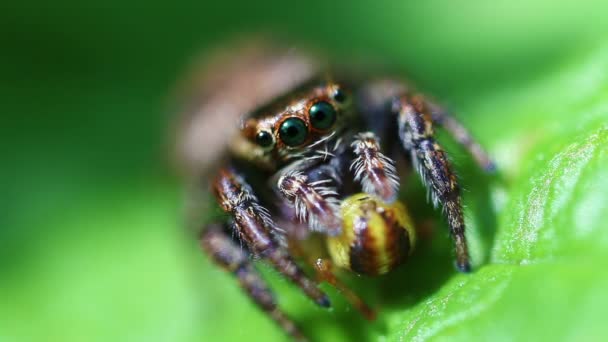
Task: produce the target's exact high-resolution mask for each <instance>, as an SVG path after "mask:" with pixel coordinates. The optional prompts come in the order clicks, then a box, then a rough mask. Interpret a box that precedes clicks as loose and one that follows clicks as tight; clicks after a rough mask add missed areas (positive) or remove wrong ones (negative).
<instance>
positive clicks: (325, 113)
mask: <svg viewBox="0 0 608 342" xmlns="http://www.w3.org/2000/svg"><path fill="white" fill-rule="evenodd" d="M308 114H309V115H310V123H311V124H312V126H313V127H314V128H317V129H328V128H331V126H333V124H334V123H335V122H336V110H335V109H334V106H332V105H331V104H329V103H327V102H325V101H320V102H317V103H315V104H313V105H312V107H310V110H309V111H308Z"/></svg>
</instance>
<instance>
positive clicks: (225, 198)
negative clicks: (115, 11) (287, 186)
mask: <svg viewBox="0 0 608 342" xmlns="http://www.w3.org/2000/svg"><path fill="white" fill-rule="evenodd" d="M214 191H215V195H216V198H217V201H218V203H219V204H220V206H221V207H222V208H223V209H224V211H226V212H227V213H229V214H230V215H231V216H232V219H233V229H234V231H235V233H236V234H237V235H238V237H239V238H240V239H241V241H243V242H244V243H245V244H246V245H247V247H248V248H249V250H250V251H251V252H252V253H253V254H254V255H256V256H259V257H261V258H263V259H264V260H266V261H267V262H268V263H269V264H271V265H272V266H273V267H274V268H275V269H276V270H277V271H278V272H280V273H281V274H282V275H283V276H285V277H286V278H287V279H289V280H291V281H292V282H293V283H294V284H296V285H297V286H298V287H299V288H300V289H301V290H302V292H304V293H305V294H306V295H307V296H308V297H309V298H310V299H312V300H313V301H315V302H316V303H317V304H318V305H320V306H323V307H329V306H330V302H329V298H328V297H327V295H326V294H325V293H323V292H322V291H321V290H319V288H318V287H317V284H316V283H315V282H314V281H312V280H310V279H309V278H308V277H307V276H306V274H304V272H303V271H302V270H301V269H300V267H299V266H298V265H297V264H296V263H295V261H294V260H293V259H292V257H291V256H290V255H289V253H288V251H287V250H286V249H285V247H283V246H282V245H281V243H280V242H279V239H280V238H281V230H280V229H279V228H278V227H277V226H276V225H275V224H274V222H273V221H272V219H271V218H270V214H269V213H268V211H267V210H266V209H265V208H264V207H262V206H261V205H260V204H259V202H258V200H257V198H256V197H255V195H254V194H253V191H252V190H251V188H250V187H249V185H248V184H247V183H245V181H244V179H242V178H241V177H240V176H238V175H237V174H236V173H234V171H232V170H231V169H222V170H220V172H219V173H218V177H217V179H216V180H215V183H214Z"/></svg>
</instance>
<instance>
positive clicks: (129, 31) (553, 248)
mask: <svg viewBox="0 0 608 342" xmlns="http://www.w3.org/2000/svg"><path fill="white" fill-rule="evenodd" d="M607 9H608V6H607V5H605V2H604V1H599V0H598V1H590V0H582V1H576V2H575V1H571V2H569V1H559V2H556V1H548V0H534V1H528V2H526V4H525V5H524V4H523V3H522V4H517V3H516V2H513V1H491V2H490V1H481V0H474V1H466V2H465V1H424V2H422V1H376V2H368V3H367V4H365V5H362V4H359V3H353V2H348V1H331V2H328V1H306V2H297V3H296V2H293V3H287V2H284V1H266V2H244V1H243V2H222V3H205V2H195V1H177V2H172V3H166V4H165V3H161V2H155V1H154V2H124V1H115V0H109V1H105V2H82V1H73V0H72V1H70V0H58V1H54V2H50V3H42V2H40V3H25V2H23V3H22V4H9V3H4V4H2V5H0V44H1V45H0V111H1V113H0V115H1V117H0V153H1V157H2V161H1V164H0V185H1V186H0V189H1V192H0V193H1V194H2V195H1V196H0V341H3V342H4V341H224V340H225V341H236V340H251V341H256V340H261V341H262V340H263V341H274V340H281V339H283V338H284V337H283V335H282V334H281V332H280V331H278V329H277V328H276V327H275V326H274V325H273V323H272V322H269V321H268V320H267V319H266V318H265V317H263V316H262V315H260V314H259V313H258V311H257V309H256V308H255V307H253V305H251V304H250V303H249V302H248V301H247V300H246V298H245V297H244V296H242V295H241V294H240V292H239V290H238V287H237V285H236V284H234V283H233V282H232V281H231V278H230V277H229V276H227V275H225V274H224V273H222V272H220V271H217V270H215V269H213V267H212V266H211V265H210V263H209V262H208V261H207V260H206V259H205V258H204V257H202V255H201V254H200V252H199V251H198V249H197V245H196V241H193V240H192V239H190V237H189V236H188V235H187V234H184V231H183V228H182V225H181V223H182V221H181V216H180V215H181V211H182V194H181V189H180V185H179V180H178V179H177V178H176V177H175V175H174V174H173V172H172V171H171V169H170V166H169V163H168V160H169V157H168V155H169V152H168V147H167V146H168V135H167V130H168V122H169V121H170V118H171V115H172V113H169V112H168V111H167V108H168V106H167V104H168V101H169V93H170V91H171V89H172V87H173V86H174V85H175V82H176V81H177V79H178V78H179V77H180V76H183V71H184V67H185V66H186V64H187V63H188V62H190V61H191V58H192V57H193V56H195V55H197V54H199V53H200V52H201V51H204V50H206V49H209V48H213V47H217V46H220V45H221V44H222V43H223V42H224V43H225V42H226V41H229V40H230V39H231V38H233V37H235V36H240V35H242V34H246V33H250V32H256V33H257V32H270V33H272V34H274V35H278V36H280V37H283V38H284V39H285V40H286V41H289V42H293V44H294V46H295V45H297V42H305V43H306V44H308V45H312V46H315V47H317V48H319V49H321V50H322V51H326V52H327V53H328V55H331V56H333V58H334V59H335V60H337V61H342V60H347V59H349V58H350V56H362V57H370V58H373V59H374V60H376V61H383V62H385V63H388V64H390V65H393V66H394V68H395V70H396V72H398V73H401V74H403V75H407V76H408V78H409V79H412V80H414V81H416V82H417V84H418V85H419V86H420V88H421V89H424V90H425V91H427V92H429V93H432V94H433V95H434V96H435V97H436V98H439V99H440V100H441V101H442V102H444V103H447V104H448V105H449V106H450V107H451V108H455V109H457V111H458V113H459V115H458V116H459V118H461V119H462V121H463V122H465V124H466V125H467V126H469V127H470V128H471V130H472V131H473V132H474V133H475V135H476V136H478V137H479V140H480V141H481V142H482V143H483V145H485V146H487V147H488V148H489V150H490V151H491V152H492V153H493V154H494V155H495V156H496V159H497V161H498V163H499V165H500V166H501V174H499V175H498V176H495V177H487V176H483V175H481V174H480V173H479V172H478V171H477V170H476V169H475V167H474V166H473V165H472V162H471V161H470V158H468V156H466V154H465V153H464V152H463V151H462V150H460V149H459V148H458V147H457V146H456V145H454V144H451V143H450V141H449V139H446V140H447V145H448V146H449V150H450V151H452V150H453V151H454V152H453V156H454V159H455V162H456V164H457V165H458V166H459V170H460V175H461V177H462V179H463V184H464V187H465V189H466V190H467V191H466V193H465V199H466V204H467V214H468V215H469V217H470V221H471V222H470V226H471V230H470V235H471V240H472V245H473V256H474V257H475V259H476V263H477V265H478V266H480V265H481V264H485V263H488V264H490V265H489V266H485V267H483V268H480V269H479V271H478V272H477V273H476V274H475V275H474V276H471V278H462V277H463V276H461V275H455V274H454V271H453V270H452V268H451V265H450V262H451V260H450V252H449V241H448V240H447V238H446V235H445V233H444V232H443V231H442V230H441V229H437V231H438V232H436V235H437V236H438V239H437V241H436V242H423V244H422V246H420V248H419V254H418V255H419V256H418V257H414V260H412V263H411V265H408V266H406V267H404V268H403V269H402V270H400V271H398V272H397V273H396V275H392V276H389V277H387V278H386V279H383V280H365V279H355V278H354V277H350V278H348V281H349V282H351V283H353V286H355V287H356V288H360V289H361V292H362V294H363V296H364V297H366V298H367V299H369V300H370V302H372V304H373V305H374V306H376V307H379V308H380V310H381V314H380V317H379V320H378V322H375V323H367V322H365V321H363V320H362V319H360V318H359V317H358V316H357V315H356V313H352V312H350V310H349V308H348V307H347V306H346V305H345V304H344V303H343V301H341V300H340V299H339V296H337V294H336V293H335V292H332V290H329V289H328V291H329V292H331V293H332V296H333V297H334V298H336V297H337V298H336V299H335V300H334V301H335V302H336V308H334V309H333V311H330V312H326V311H323V310H320V309H317V308H315V307H314V306H313V305H312V304H310V303H308V302H307V301H306V300H305V299H303V298H302V296H300V295H299V294H298V293H297V292H296V291H295V290H294V289H292V288H291V287H290V286H289V285H288V284H286V283H285V282H284V281H282V280H280V279H278V278H277V277H276V275H274V274H273V272H272V271H269V270H267V269H265V268H264V267H262V269H263V272H264V273H266V274H267V275H268V276H269V278H270V279H271V281H272V283H273V286H275V287H276V288H278V292H280V293H284V294H285V297H281V299H280V302H281V305H282V306H283V307H285V308H286V310H287V311H289V312H290V313H291V314H292V315H293V317H295V318H296V320H297V321H298V322H301V324H302V325H303V327H304V329H305V330H306V332H307V333H308V334H309V335H310V336H312V337H313V338H314V339H316V340H323V341H357V340H361V341H365V340H370V341H373V340H386V339H388V340H409V339H411V338H413V339H415V340H427V339H433V340H442V339H446V338H450V339H455V338H460V339H466V340H471V339H479V340H486V339H488V338H494V339H498V340H501V341H507V340H511V339H518V340H521V339H524V338H526V337H534V338H536V339H537V340H543V339H545V338H546V339H549V338H550V339H552V340H576V339H578V338H582V337H584V338H586V339H587V340H594V339H595V340H602V337H606V336H608V335H606V328H605V327H603V326H602V324H600V322H601V321H598V319H601V317H602V316H603V315H601V314H600V313H601V312H602V309H603V308H605V304H608V299H607V298H606V295H605V294H603V293H602V292H603V291H601V289H602V288H606V287H605V286H606V285H608V280H607V277H606V275H605V269H606V267H605V266H606V261H605V260H606V258H604V256H606V252H605V251H606V247H607V245H608V242H607V241H608V236H607V234H606V233H604V232H602V231H601V230H600V228H607V227H605V225H604V226H603V227H602V223H601V222H600V220H601V217H600V215H599V213H601V212H606V210H607V209H608V208H606V206H607V204H606V202H607V201H606V195H605V193H607V192H608V187H607V185H606V182H607V181H606V174H607V173H606V165H608V163H605V162H606V161H607V160H608V159H607V158H606V150H605V146H606V145H605V143H606V142H608V138H606V136H607V134H606V126H605V123H606V118H607V116H606V113H608V106H607V105H608V91H607V88H608V86H607V84H608V82H607V76H606V75H608V53H607V51H608V50H607V49H608V39H607V38H606V37H608V35H607V33H608V22H607V21H606V20H605V18H604V15H605V14H606V13H608V12H607V11H606V10H607ZM589 146H591V147H589ZM587 147H589V148H587ZM564 170H565V171H564ZM547 177H548V178H547ZM474 180H475V181H474ZM410 183H412V187H413V188H414V190H412V191H411V193H410V194H408V199H410V200H411V201H413V202H414V204H412V206H414V207H421V208H424V207H425V205H424V203H423V202H422V201H421V200H422V199H424V192H423V191H422V189H420V187H419V186H418V187H416V184H418V183H417V180H413V181H412V182H410ZM539 184H540V186H539ZM543 203H544V204H543ZM539 208H540V209H543V210H541V211H539V210H540V209H539ZM423 211H424V210H423ZM425 212H426V213H427V214H428V215H434V216H433V217H434V218H435V221H437V222H441V221H440V220H439V216H438V214H437V213H434V212H433V211H431V210H428V209H427V210H426V211H425ZM552 215H553V216H552ZM560 215H561V216H560ZM529 227H532V228H538V229H536V230H531V231H526V230H525V229H527V228H529ZM561 227H573V228H572V232H571V234H570V235H568V234H565V233H564V231H561V230H560V229H561ZM579 228H580V229H579ZM518 229H519V230H518ZM522 229H523V230H522ZM564 229H565V228H564ZM563 233H564V234H563ZM585 234H587V235H585ZM560 239H561V240H560ZM539 241H540V242H539ZM540 243H545V245H542V244H541V245H540V246H539V244H540ZM519 245H521V246H519ZM532 245H533V247H534V248H532V247H530V246H532ZM562 247H563V248H562ZM547 260H550V262H548V263H545V261H547ZM554 260H559V262H555V261H554ZM564 260H566V261H565V262H566V264H568V263H569V264H568V265H567V266H564V264H563V263H562V262H563V261H564ZM528 264H532V265H531V266H527V267H517V268H513V267H510V266H512V265H518V266H520V265H528ZM520 269H525V270H523V271H521V272H520ZM467 286H469V287H467ZM457 289H463V290H462V291H461V292H464V294H463V293H460V292H458V290H457ZM465 290H466V291H465ZM469 294H472V295H471V296H469ZM449 298H456V299H454V300H452V301H448V299H449ZM604 312H605V311H604Z"/></svg>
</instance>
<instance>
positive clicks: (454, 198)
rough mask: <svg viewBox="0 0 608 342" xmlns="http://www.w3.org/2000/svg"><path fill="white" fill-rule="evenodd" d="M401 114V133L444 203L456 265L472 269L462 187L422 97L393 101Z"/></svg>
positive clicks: (435, 197) (432, 190)
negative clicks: (436, 137)
mask: <svg viewBox="0 0 608 342" xmlns="http://www.w3.org/2000/svg"><path fill="white" fill-rule="evenodd" d="M394 110H395V111H396V112H397V113H398V124H399V136H400V139H401V142H402V144H403V147H404V148H405V149H406V150H407V151H409V152H410V153H411V158H412V161H413V163H414V166H415V167H416V169H417V171H418V173H419V174H420V175H421V177H422V180H423V182H424V184H425V185H426V186H427V187H428V188H429V189H430V193H431V196H432V199H433V203H434V204H435V205H438V204H441V205H442V206H443V212H444V215H445V216H446V218H447V221H448V224H449V226H450V233H451V235H452V238H453V239H454V244H455V249H456V265H457V267H458V269H459V270H460V271H462V272H469V271H470V270H471V264H470V261H469V252H468V247H467V240H466V237H465V225H464V218H463V214H462V204H461V199H460V188H459V186H458V182H457V180H456V176H455V175H454V173H453V172H452V170H451V168H450V164H449V162H448V159H447V156H446V153H445V152H444V151H443V150H442V148H441V146H439V144H438V143H437V142H436V141H435V137H434V130H433V121H432V119H431V115H430V113H429V111H428V110H427V109H426V108H425V105H424V102H423V101H421V100H420V98H419V97H413V98H412V97H409V96H402V97H400V98H399V99H398V100H397V101H395V103H394Z"/></svg>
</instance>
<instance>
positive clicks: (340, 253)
mask: <svg viewBox="0 0 608 342" xmlns="http://www.w3.org/2000/svg"><path fill="white" fill-rule="evenodd" d="M314 61H315V59H314V58H313V57H311V56H310V55H304V54H302V53H295V52H294V51H293V50H285V49H281V48H280V47H276V46H274V45H271V44H267V43H266V42H262V41H254V42H250V43H248V44H244V45H243V44H240V45H237V46H236V47H233V48H232V49H227V50H225V51H224V52H223V53H220V54H219V55H217V56H216V58H215V59H214V60H212V61H211V62H208V63H207V64H206V66H205V67H204V68H203V70H202V71H199V72H198V73H197V75H203V76H202V79H201V77H195V78H194V81H195V82H194V84H191V85H190V86H189V89H191V91H189V92H188V93H187V94H186V96H185V98H186V101H185V102H183V107H182V111H183V112H185V113H186V114H185V115H183V116H182V117H181V120H180V122H179V125H178V128H179V129H178V131H177V137H178V139H177V141H178V153H179V156H180V160H181V162H182V164H183V165H185V168H184V169H185V170H186V171H187V174H188V179H189V180H190V183H191V184H194V186H193V187H194V188H195V189H205V188H206V186H207V185H210V188H211V192H212V194H213V196H214V198H215V200H216V202H217V204H219V207H220V208H221V210H222V211H223V212H224V213H225V216H224V218H223V219H220V220H218V221H217V222H212V223H210V224H208V225H206V226H205V227H203V228H202V230H201V233H200V242H201V246H202V249H203V251H204V252H205V253H206V254H208V255H209V257H210V258H211V259H212V260H213V262H214V263H215V264H217V265H218V266H220V267H222V268H223V269H225V270H226V271H228V272H230V273H232V274H233V275H234V277H235V278H236V280H237V281H238V282H239V283H240V285H241V287H242V289H243V291H244V292H245V293H246V294H247V295H248V296H249V297H250V299H251V300H252V301H253V302H254V303H255V304H257V305H258V306H259V307H260V308H261V310H263V311H264V312H265V313H266V314H267V315H268V316H269V317H270V318H271V319H273V320H274V321H276V322H277V323H278V325H279V326H280V327H281V328H282V329H283V330H284V331H285V333H286V334H288V335H290V336H291V337H292V338H293V339H294V340H306V338H305V336H304V334H303V333H302V332H301V331H300V329H299V328H298V326H297V324H296V323H295V322H294V321H293V320H292V319H291V318H289V317H288V316H287V315H286V314H285V313H284V312H283V311H282V310H281V309H280V308H279V307H278V305H277V302H276V300H275V296H274V294H273V292H272V291H271V289H270V288H269V287H268V286H267V284H266V282H265V281H264V279H263V278H262V277H261V275H260V274H259V273H258V271H257V270H256V268H255V267H254V260H255V259H261V260H263V261H265V262H266V263H268V264H269V265H270V266H271V267H273V268H274V269H276V270H277V271H278V272H279V273H280V274H281V275H282V276H283V277H285V278H287V279H289V280H290V281H291V282H292V283H293V284H294V285H295V286H297V287H298V288H299V289H300V290H301V291H302V292H303V294H304V295H306V296H307V297H309V298H310V299H311V300H312V301H314V302H315V303H316V304H318V305H319V306H321V307H330V305H331V304H330V300H329V298H328V296H327V295H326V294H325V293H324V292H323V291H322V290H321V289H319V287H318V284H319V282H321V281H325V282H327V283H329V284H330V285H332V286H334V287H336V288H337V289H339V290H340V292H342V294H344V295H345V297H346V298H347V299H348V300H349V301H350V302H351V303H352V305H354V306H355V307H356V308H358V309H359V310H360V311H361V312H362V313H363V315H365V316H366V317H367V318H369V319H373V317H374V311H373V310H372V309H371V308H369V307H368V306H367V305H366V304H365V303H364V302H363V301H362V300H361V299H360V298H359V297H358V296H357V295H356V294H355V293H354V292H353V291H351V290H350V289H348V288H347V287H346V286H345V285H344V284H343V283H342V282H340V280H339V279H338V278H337V277H336V276H335V270H336V269H345V270H349V271H352V272H355V273H357V274H362V275H371V276H377V275H382V274H385V273H387V272H389V271H391V270H393V269H394V268H395V267H397V266H399V265H400V264H402V263H403V262H404V261H405V260H406V259H407V257H408V255H409V254H410V253H411V252H412V251H413V248H414V244H415V240H416V230H415V229H414V226H413V224H412V220H411V219H410V216H409V213H408V211H407V209H406V206H405V205H404V203H402V201H400V200H399V198H398V194H399V186H400V183H401V181H400V177H402V175H403V174H404V173H403V172H400V171H403V170H404V169H406V168H407V167H408V166H409V167H413V168H414V169H415V170H416V171H417V173H418V174H419V176H420V177H421V179H422V182H423V183H424V185H425V186H426V188H427V189H428V191H429V194H430V198H431V199H432V202H433V204H434V205H435V206H441V207H442V208H443V215H444V216H445V218H446V220H447V223H448V226H449V231H450V235H451V237H452V239H453V243H454V250H455V259H456V260H455V264H456V268H457V269H458V270H459V271H461V272H470V271H471V264H470V261H469V254H468V249H467V240H466V236H465V222H464V218H463V212H462V204H461V196H460V190H459V185H458V181H457V177H456V176H455V175H454V173H453V171H452V167H451V165H450V162H449V160H448V156H447V154H446V152H445V151H444V150H443V149H442V148H441V146H440V145H439V143H438V142H437V140H436V139H435V127H436V126H441V127H443V128H444V129H445V130H446V131H447V132H449V133H450V134H451V135H452V136H453V137H454V138H455V140H456V141H457V142H459V143H460V144H461V145H463V146H464V147H465V148H466V149H467V150H468V151H469V152H470V153H471V154H472V156H473V157H474V159H475V160H476V162H477V163H478V164H479V165H480V166H481V167H482V168H483V169H485V170H488V171H491V170H493V169H494V164H493V163H492V161H491V160H490V158H489V157H488V155H487V154H486V153H485V152H484V150H483V149H482V148H481V147H480V145H479V144H477V143H476V142H475V141H474V140H473V138H472V137H471V136H470V134H469V133H468V131H467V130H466V129H465V128H464V127H463V126H462V125H461V124H460V123H459V122H458V121H456V119H454V118H453V117H452V116H450V115H449V114H448V112H446V111H445V110H443V109H442V108H441V107H440V106H438V105H436V104H435V103H433V102H432V101H430V100H428V99H427V98H426V97H425V96H423V95H420V94H418V93H416V92H415V90H413V89H412V88H411V87H409V85H407V84H406V83H404V82H403V81H401V80H399V79H397V78H394V77H373V76H372V77H369V76H361V75H353V74H352V73H348V72H345V71H344V70H339V71H335V72H333V73H332V72H329V71H328V70H331V69H329V68H324V67H320V66H319V65H318V64H316V63H315V62H314ZM400 159H401V160H402V161H405V162H401V163H397V160H400ZM401 165H404V167H402V166H401ZM310 241H313V242H315V244H316V247H317V248H310ZM319 241H320V242H319ZM301 263H307V264H309V265H310V266H312V269H314V271H315V272H316V277H312V276H311V275H309V274H307V273H306V272H305V271H304V269H303V268H302V265H301Z"/></svg>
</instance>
